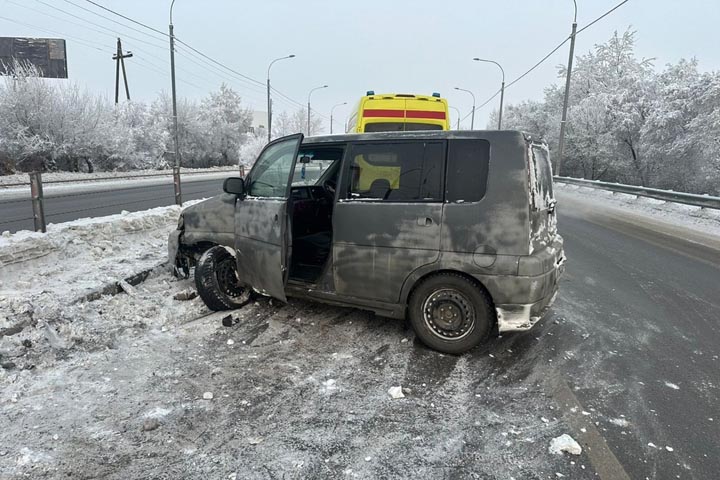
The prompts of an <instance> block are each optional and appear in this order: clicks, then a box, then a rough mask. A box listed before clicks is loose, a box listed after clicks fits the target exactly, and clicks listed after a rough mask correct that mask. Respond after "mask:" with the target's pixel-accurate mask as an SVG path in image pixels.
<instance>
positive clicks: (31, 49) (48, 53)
mask: <svg viewBox="0 0 720 480" xmlns="http://www.w3.org/2000/svg"><path fill="white" fill-rule="evenodd" d="M16 60H17V61H18V62H20V63H22V64H30V65H33V66H34V67H36V68H37V69H38V70H39V71H40V72H41V75H40V76H42V77H45V78H68V70H67V52H66V50H65V40H63V39H61V38H22V37H0V75H12V74H13V71H12V70H13V65H14V64H15V61H16Z"/></svg>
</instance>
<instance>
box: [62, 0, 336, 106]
mask: <svg viewBox="0 0 720 480" xmlns="http://www.w3.org/2000/svg"><path fill="white" fill-rule="evenodd" d="M64 1H65V2H68V3H70V4H72V5H75V6H78V5H77V4H75V3H74V2H72V1H71V0H64ZM85 1H86V2H88V3H90V4H92V5H95V6H96V7H98V8H101V9H103V10H105V11H107V12H109V13H112V14H113V15H117V16H119V17H121V18H123V19H125V20H128V21H130V22H133V23H135V24H136V25H140V26H142V27H144V28H147V29H148V30H151V31H153V32H156V33H159V34H161V35H163V36H165V37H167V36H169V35H168V34H167V33H165V32H162V31H160V30H158V29H156V28H153V27H151V26H149V25H146V24H144V23H142V22H140V21H138V20H135V19H133V18H131V17H128V16H126V15H123V14H121V13H118V12H116V11H114V10H112V9H110V8H107V7H105V6H103V5H101V4H99V3H97V2H94V1H92V0H85ZM78 7H79V6H78ZM79 8H83V7H79ZM83 9H84V8H83ZM84 10H88V9H84ZM88 11H90V12H92V11H91V10H88ZM92 13H94V14H95V15H99V14H98V13H96V12H92ZM100 16H101V17H103V18H107V17H105V16H103V15H100ZM112 21H114V20H112ZM115 23H119V22H115ZM120 25H123V24H120ZM123 26H125V25H123ZM127 28H130V27H127ZM153 38H154V37H153ZM175 41H176V42H177V43H179V44H181V45H183V46H185V47H186V48H188V49H189V50H191V51H192V52H194V53H195V54H197V55H199V56H201V57H203V58H204V59H206V60H208V61H210V62H212V63H213V64H215V65H217V66H219V67H220V68H223V69H224V70H227V71H228V72H231V73H232V74H234V75H236V76H238V77H240V78H242V79H243V80H244V81H246V82H249V83H250V84H253V85H257V86H259V87H265V82H261V81H260V80H257V79H255V78H252V77H250V76H248V75H245V74H243V73H241V72H238V71H237V70H235V69H233V68H230V67H228V66H227V65H225V64H224V63H222V62H220V61H218V60H215V59H214V58H212V57H210V56H209V55H206V54H204V53H203V52H201V51H199V50H198V49H196V48H195V47H193V46H192V45H190V44H188V43H186V42H184V41H182V40H181V39H179V38H177V37H175ZM241 81H242V80H241ZM276 93H278V95H280V96H282V97H284V98H285V99H287V100H288V101H290V102H292V103H294V104H296V105H299V106H303V104H302V103H300V102H298V101H297V100H294V99H292V98H291V97H289V96H287V95H285V94H283V93H281V92H277V91H276ZM318 115H320V116H321V117H323V118H327V117H326V116H325V115H322V114H318Z"/></svg>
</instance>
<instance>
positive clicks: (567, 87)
mask: <svg viewBox="0 0 720 480" xmlns="http://www.w3.org/2000/svg"><path fill="white" fill-rule="evenodd" d="M573 5H574V6H575V14H574V16H573V24H572V33H571V34H570V56H569V57H568V67H567V76H566V77H565V98H564V99H563V110H562V118H561V119H560V142H559V144H558V155H557V165H556V166H557V168H556V169H555V175H558V176H559V175H560V167H561V166H562V157H563V150H564V149H565V124H566V123H567V109H568V100H569V99H570V74H571V73H572V64H573V55H574V52H575V33H576V31H577V3H576V2H575V0H573Z"/></svg>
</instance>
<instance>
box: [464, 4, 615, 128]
mask: <svg viewBox="0 0 720 480" xmlns="http://www.w3.org/2000/svg"><path fill="white" fill-rule="evenodd" d="M628 1H629V0H623V1H622V2H620V3H618V4H617V5H615V6H614V7H613V8H611V9H610V10H608V11H607V12H605V13H603V14H602V15H600V16H599V17H598V18H596V19H595V20H593V21H592V22H590V23H588V24H587V25H585V26H584V27H583V28H581V29H580V30H578V31H577V32H575V36H577V34H579V33H580V32H582V31H583V30H585V29H587V28H589V27H591V26H592V25H594V24H595V23H597V22H599V21H600V20H602V19H603V18H605V17H607V16H608V15H610V14H611V13H612V12H614V11H615V10H617V9H618V8H620V7H621V6H623V5H624V4H626V3H627V2H628ZM568 40H570V36H569V35H568V36H567V37H566V38H565V40H563V41H562V42H560V43H559V44H558V46H556V47H555V48H553V49H552V50H551V51H550V53H548V54H547V55H545V56H544V57H543V58H542V59H541V60H540V61H539V62H537V63H536V64H535V65H533V66H532V67H530V69H528V70H527V71H526V72H525V73H523V74H522V75H520V76H519V77H517V78H516V79H514V80H513V81H511V82H510V83H508V84H507V85H506V86H505V90H507V89H508V88H510V87H511V86H512V85H514V84H515V83H517V82H519V81H520V80H522V79H523V78H524V77H525V76H526V75H527V74H529V73H530V72H532V71H533V70H535V69H536V68H537V67H539V66H540V65H541V64H542V63H544V62H545V61H546V60H547V59H548V58H550V57H551V56H552V55H553V54H554V53H555V52H557V51H558V50H559V49H560V47H562V46H563V45H565V44H566V43H567V41H568ZM500 92H501V90H498V91H497V92H495V93H494V94H493V95H492V96H491V97H490V98H488V99H487V100H486V101H485V102H483V103H482V104H481V105H480V106H478V107H475V111H478V110H479V109H481V108H482V107H484V106H485V105H487V104H488V103H490V102H491V101H492V100H493V99H494V98H495V97H497V96H498V95H500ZM471 114H472V112H470V113H468V114H467V115H465V116H464V117H463V118H462V119H461V121H464V120H465V119H466V118H468V117H469V116H470V115H471Z"/></svg>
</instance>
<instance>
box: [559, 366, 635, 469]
mask: <svg viewBox="0 0 720 480" xmlns="http://www.w3.org/2000/svg"><path fill="white" fill-rule="evenodd" d="M553 377H554V378H552V377H551V378H550V379H549V383H550V387H551V388H552V394H553V397H554V398H555V401H556V402H558V404H559V406H560V407H561V409H563V418H564V419H565V420H566V421H567V423H568V424H569V425H570V427H571V428H572V430H573V433H574V434H575V435H576V438H578V439H579V443H580V444H581V445H583V446H584V447H585V452H587V455H588V458H590V463H592V466H593V468H594V469H595V472H597V474H598V476H599V477H600V478H601V480H630V476H629V475H628V474H627V472H626V471H625V469H624V468H623V467H622V465H621V464H620V462H619V461H618V459H617V457H616V456H615V454H614V453H613V452H612V450H610V447H608V444H607V442H606V441H605V438H604V437H603V436H602V435H601V434H600V432H599V431H598V429H597V428H595V424H594V423H593V422H592V421H590V419H589V417H587V416H585V415H582V414H581V413H580V412H582V411H583V410H584V409H583V406H582V405H581V404H580V401H579V400H578V399H577V397H576V396H575V394H574V393H573V392H572V390H570V387H569V386H568V384H567V383H566V382H565V380H563V379H562V378H560V376H559V375H558V374H556V375H553ZM565 407H567V408H565ZM573 408H574V409H575V411H576V412H577V413H575V414H573V413H572V412H571V409H573ZM583 428H584V429H585V431H584V432H583V431H582V430H581V429H583Z"/></svg>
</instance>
